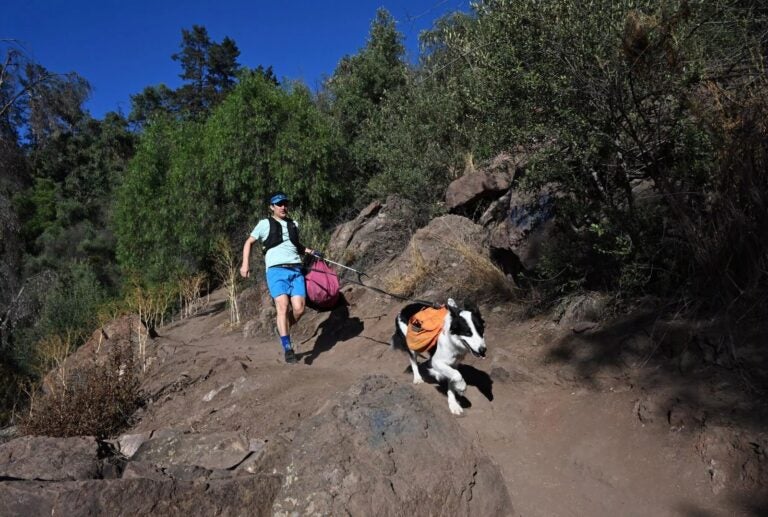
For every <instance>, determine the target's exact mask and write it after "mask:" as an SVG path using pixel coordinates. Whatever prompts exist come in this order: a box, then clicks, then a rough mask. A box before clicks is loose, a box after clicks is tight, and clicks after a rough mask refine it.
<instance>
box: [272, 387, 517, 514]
mask: <svg viewBox="0 0 768 517" xmlns="http://www.w3.org/2000/svg"><path fill="white" fill-rule="evenodd" d="M293 443H294V444H295V448H294V449H293V451H292V452H291V453H290V458H289V461H286V462H285V466H284V470H283V472H282V474H283V477H284V483H283V487H282V489H281V491H280V493H279V494H278V496H277V498H276V499H275V502H274V506H273V508H272V511H273V513H274V514H276V515H293V514H295V515H373V514H376V515H417V514H427V515H483V516H492V515H505V516H506V515H511V514H513V508H512V503H511V501H510V497H509V494H508V493H507V490H506V487H505V483H504V480H503V478H502V476H501V472H500V471H499V468H498V467H497V466H496V465H495V464H493V462H492V461H491V460H490V459H489V458H488V457H487V456H485V454H484V453H483V452H482V451H481V450H479V449H477V448H475V446H474V444H473V441H472V440H471V439H470V438H469V437H467V436H466V435H465V434H464V433H463V431H462V430H461V428H460V427H459V426H458V424H457V423H456V421H455V419H454V418H453V417H452V416H451V414H450V413H449V412H448V411H447V410H445V411H439V412H435V411H433V410H432V409H431V405H430V404H427V403H426V402H424V400H423V399H422V398H421V396H420V395H419V394H418V393H417V391H416V390H414V389H413V387H412V386H410V385H401V384H398V383H396V382H395V381H393V380H391V379H389V378H387V377H384V376H375V375H374V376H368V377H366V378H364V379H363V380H361V381H360V382H359V383H357V384H356V385H354V386H353V387H352V388H350V389H349V391H348V392H347V393H346V394H344V395H343V396H342V397H341V398H340V399H339V400H338V401H337V402H336V403H335V404H332V405H328V406H326V407H325V408H324V409H323V410H322V411H320V412H319V413H318V414H317V415H315V416H314V417H312V418H310V419H308V420H306V421H304V422H303V423H302V425H301V426H300V428H299V429H298V430H297V432H296V436H295V438H294V440H293Z"/></svg>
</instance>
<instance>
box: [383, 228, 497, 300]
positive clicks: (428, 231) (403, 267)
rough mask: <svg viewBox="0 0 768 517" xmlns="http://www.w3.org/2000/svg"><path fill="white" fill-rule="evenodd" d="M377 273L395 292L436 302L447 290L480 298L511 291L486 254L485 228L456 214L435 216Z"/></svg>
mask: <svg viewBox="0 0 768 517" xmlns="http://www.w3.org/2000/svg"><path fill="white" fill-rule="evenodd" d="M382 276H383V280H382V281H383V283H384V285H385V287H386V288H387V290H388V291H390V292H392V293H394V294H398V295H401V296H417V297H423V298H426V299H430V300H434V301H439V302H441V303H444V302H445V298H447V297H449V296H451V297H454V298H457V299H463V298H467V297H469V298H474V299H475V300H477V301H482V300H490V299H495V298H499V297H502V298H503V297H506V296H509V295H511V291H510V285H509V283H508V281H507V279H506V277H505V276H504V274H503V273H502V272H501V270H499V269H498V268H497V267H496V266H495V265H494V263H493V262H492V261H491V259H490V256H489V249H488V235H487V231H486V230H485V229H484V228H483V227H482V226H480V225H478V224H475V223H473V222H472V221H471V220H469V219H467V218H466V217H462V216H459V215H452V214H449V215H445V216H442V217H438V218H436V219H433V220H432V221H431V222H430V223H429V224H428V225H427V226H425V227H424V228H421V229H420V230H418V231H417V232H416V233H415V234H414V235H413V237H412V238H411V240H410V242H409V244H408V246H407V247H406V249H405V250H404V251H403V252H402V253H401V255H400V256H399V257H398V259H397V260H396V261H394V262H393V263H391V264H389V265H388V266H387V268H386V272H383V273H382Z"/></svg>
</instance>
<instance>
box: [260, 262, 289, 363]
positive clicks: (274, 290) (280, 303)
mask: <svg viewBox="0 0 768 517" xmlns="http://www.w3.org/2000/svg"><path fill="white" fill-rule="evenodd" d="M285 277H286V272H285V271H283V270H282V269H281V268H269V269H268V270H267V286H268V287H269V292H270V294H272V298H273V299H274V300H275V310H276V311H277V318H276V320H277V321H276V322H275V323H277V333H278V334H280V345H282V347H283V351H284V352H285V362H286V363H295V362H296V354H295V353H294V352H293V346H292V345H291V336H290V329H291V326H290V323H289V319H288V313H289V306H290V304H291V299H290V296H289V295H288V292H290V284H289V283H288V282H287V279H286V278H285Z"/></svg>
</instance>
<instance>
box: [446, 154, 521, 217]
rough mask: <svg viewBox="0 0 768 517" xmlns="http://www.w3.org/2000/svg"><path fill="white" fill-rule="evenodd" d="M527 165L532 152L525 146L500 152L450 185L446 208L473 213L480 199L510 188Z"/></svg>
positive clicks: (450, 210) (460, 212)
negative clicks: (513, 150) (508, 151)
mask: <svg viewBox="0 0 768 517" xmlns="http://www.w3.org/2000/svg"><path fill="white" fill-rule="evenodd" d="M527 164H528V153H526V152H525V151H524V150H523V149H522V148H519V149H516V150H515V152H514V153H513V154H509V153H501V154H499V155H498V156H496V157H495V158H494V159H493V160H491V161H490V162H489V163H488V164H487V165H486V166H484V167H481V168H479V169H477V170H471V171H470V172H467V173H466V174H464V175H463V176H461V177H459V178H457V179H455V180H454V181H452V182H451V184H450V185H448V189H447V190H446V192H445V207H446V209H447V210H448V211H449V212H452V213H459V214H464V215H471V213H472V212H473V211H474V209H475V208H476V206H477V205H478V202H479V201H481V200H493V199H496V198H498V197H499V196H501V195H502V194H504V193H505V192H506V191H508V190H509V189H510V187H512V185H513V183H514V181H515V179H516V178H517V177H518V176H519V174H520V173H521V171H522V170H523V169H524V168H525V166H526V165H527Z"/></svg>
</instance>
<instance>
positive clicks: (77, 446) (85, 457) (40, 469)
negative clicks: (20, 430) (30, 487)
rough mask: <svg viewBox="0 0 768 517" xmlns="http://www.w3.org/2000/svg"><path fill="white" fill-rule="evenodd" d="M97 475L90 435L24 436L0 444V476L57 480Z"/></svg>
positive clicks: (86, 477)
mask: <svg viewBox="0 0 768 517" xmlns="http://www.w3.org/2000/svg"><path fill="white" fill-rule="evenodd" d="M99 476H100V462H99V458H98V443H97V442H96V439H95V438H93V437H74V438H49V437H46V436H23V437H21V438H16V439H15V440H11V441H10V442H7V443H4V444H2V445H0V477H7V478H16V479H39V480H45V481H59V480H82V479H95V478H98V477H99Z"/></svg>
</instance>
